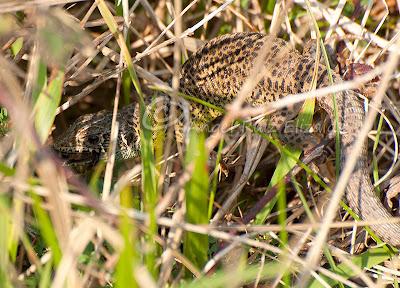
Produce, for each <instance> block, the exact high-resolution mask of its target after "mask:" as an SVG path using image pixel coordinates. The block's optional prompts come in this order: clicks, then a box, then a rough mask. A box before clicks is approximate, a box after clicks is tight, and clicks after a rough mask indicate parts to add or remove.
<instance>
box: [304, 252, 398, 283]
mask: <svg viewBox="0 0 400 288" xmlns="http://www.w3.org/2000/svg"><path fill="white" fill-rule="evenodd" d="M392 256H393V254H392V253H390V252H389V251H388V249H387V248H386V247H379V248H370V249H368V251H367V252H364V253H362V254H360V255H357V256H353V257H350V259H349V260H350V261H351V262H352V263H353V264H354V265H356V266H358V267H360V269H361V270H363V269H365V268H371V267H372V266H374V265H377V264H379V263H382V262H384V261H386V260H388V259H390V258H391V257H392ZM332 272H334V273H336V274H338V275H340V276H343V277H344V278H346V279H348V278H351V277H354V276H357V274H358V272H357V271H354V270H353V269H352V268H351V267H349V266H347V265H346V264H345V263H342V264H339V265H337V266H336V268H335V269H334V270H332ZM320 277H322V278H323V279H324V280H325V281H326V282H327V283H328V284H329V285H331V286H334V285H336V284H337V283H336V281H335V280H333V279H330V278H328V277H326V276H322V275H320ZM308 287H310V288H316V287H321V284H320V283H319V282H318V281H317V280H315V279H314V280H313V281H312V282H311V283H310V285H309V286H308Z"/></svg>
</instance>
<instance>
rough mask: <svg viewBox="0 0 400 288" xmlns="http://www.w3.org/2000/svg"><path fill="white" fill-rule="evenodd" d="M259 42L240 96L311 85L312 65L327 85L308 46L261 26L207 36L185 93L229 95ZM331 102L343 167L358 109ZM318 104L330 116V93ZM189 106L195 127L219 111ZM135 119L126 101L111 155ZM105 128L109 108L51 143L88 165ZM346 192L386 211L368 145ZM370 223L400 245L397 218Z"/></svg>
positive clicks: (351, 101)
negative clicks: (246, 91)
mask: <svg viewBox="0 0 400 288" xmlns="http://www.w3.org/2000/svg"><path fill="white" fill-rule="evenodd" d="M265 42H269V43H270V44H269V46H268V51H267V53H266V55H265V59H263V60H262V61H263V66H264V67H263V70H262V74H261V77H260V79H259V82H258V84H257V85H256V87H255V89H254V90H253V91H252V93H251V95H249V96H248V97H247V99H246V102H247V103H248V104H249V105H254V106H255V105H261V104H265V103H267V102H272V101H275V100H277V99H280V98H282V97H285V96H286V95H288V94H295V93H301V92H305V91H308V90H310V89H311V87H312V81H313V71H314V69H315V68H317V69H318V70H317V71H318V74H317V78H316V80H317V83H316V87H317V88H320V87H324V86H328V85H329V80H328V73H327V69H326V67H325V66H324V65H323V64H321V63H319V64H318V65H317V67H316V59H315V57H314V56H312V55H311V54H310V53H309V51H308V49H305V50H306V51H305V52H303V54H300V53H299V52H298V51H297V50H295V49H293V48H291V47H290V45H289V44H288V43H287V42H285V41H284V40H282V39H278V38H274V37H272V36H266V35H263V34H260V33H234V34H228V35H224V36H221V37H217V38H214V39H212V40H210V41H209V42H208V43H207V44H205V45H204V46H203V47H202V48H200V49H199V50H198V51H197V52H196V53H195V54H193V55H192V56H191V57H190V58H189V59H188V60H187V61H186V62H185V63H184V65H183V67H182V70H181V78H180V89H181V90H182V92H184V93H185V94H188V95H193V96H195V97H198V98H200V99H202V100H204V101H207V102H209V103H211V104H214V105H216V106H220V107H224V106H225V105H226V104H228V103H230V102H231V101H232V100H233V99H234V97H235V96H236V95H237V93H238V91H239V90H240V88H241V87H242V85H243V83H244V81H245V80H246V79H247V77H249V73H250V70H251V68H252V67H253V65H254V60H255V59H256V57H257V55H258V52H259V50H260V48H261V47H262V46H263V44H264V43H265ZM333 79H334V81H335V82H336V81H340V76H339V75H336V74H335V73H333ZM257 80H258V79H257ZM166 99H169V98H168V97H167V98H166ZM167 101H168V100H167ZM336 101H337V102H336V105H337V115H338V128H339V131H340V142H341V143H340V144H341V149H342V151H341V159H340V162H341V166H343V164H344V162H345V159H346V158H347V157H349V155H350V153H351V146H352V144H353V142H354V141H355V139H356V137H357V135H358V132H359V130H360V129H361V127H362V124H363V119H364V110H363V106H362V104H361V103H360V102H359V100H358V99H357V96H356V95H355V93H354V92H353V91H344V92H340V93H337V95H336ZM316 103H317V105H319V106H320V107H321V108H322V109H323V110H325V111H326V113H327V114H328V115H329V117H330V119H331V122H332V123H334V119H335V117H334V109H333V107H334V106H333V100H332V97H322V98H318V99H317V102H316ZM190 112H191V116H192V118H193V125H194V126H195V127H197V128H200V129H201V128H202V127H204V125H207V124H208V123H209V122H210V121H212V120H213V119H215V118H216V117H218V116H220V115H221V112H219V111H215V110H213V109H210V108H208V107H205V106H203V105H200V104H198V103H191V105H190ZM297 112H298V109H297V108H296V109H293V110H290V109H284V110H282V111H278V112H277V113H275V114H274V115H272V117H271V123H272V125H273V126H274V127H275V128H276V129H277V130H281V129H282V128H283V126H284V124H285V121H286V120H287V119H290V118H293V117H294V116H296V114H297ZM138 119H139V109H138V105H137V104H131V105H129V106H127V107H125V108H124V109H122V110H121V111H120V112H119V113H118V117H117V120H118V121H119V123H120V131H119V136H118V144H117V157H120V158H130V157H136V156H138V153H139V151H140V146H139V145H140V142H139V123H138V122H139V120H138ZM110 127H111V113H110V112H107V113H106V112H99V113H97V114H91V115H85V116H82V117H81V118H79V119H78V120H77V121H76V122H75V123H74V124H73V125H72V126H71V127H70V128H69V129H68V130H67V132H66V133H65V134H64V136H62V137H60V138H59V140H57V141H56V142H55V144H54V148H55V150H57V151H58V152H60V153H61V154H62V156H63V157H64V158H65V159H66V160H67V163H68V164H70V165H73V164H74V163H75V164H77V165H78V166H79V165H84V164H86V165H87V164H92V165H93V164H95V162H96V161H97V160H98V159H99V158H103V157H104V156H105V153H106V151H107V147H108V141H109V140H108V139H109V133H110ZM177 140H178V141H181V139H177ZM346 196H347V199H348V202H349V204H350V207H351V208H352V209H353V210H354V211H355V212H356V213H357V214H358V215H359V216H360V217H361V218H362V219H363V220H377V219H381V220H385V219H389V218H391V217H392V215H391V214H390V213H389V212H388V211H387V210H386V209H385V208H384V206H383V204H382V203H381V201H380V199H379V198H378V196H377V195H376V194H375V191H374V188H373V185H372V183H371V180H370V177H369V170H368V153H367V147H366V145H364V148H363V150H362V153H361V155H360V156H359V158H358V161H357V164H356V166H355V168H354V170H353V173H352V176H351V177H350V180H349V183H348V186H347V189H346ZM382 222H383V221H382ZM371 228H372V229H373V230H374V231H375V232H376V234H377V235H378V236H379V237H380V238H381V239H382V240H384V241H385V242H387V243H389V244H391V245H394V246H400V237H399V236H400V225H399V224H391V223H386V224H380V225H372V226H371Z"/></svg>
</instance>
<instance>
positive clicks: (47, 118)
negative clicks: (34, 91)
mask: <svg viewBox="0 0 400 288" xmlns="http://www.w3.org/2000/svg"><path fill="white" fill-rule="evenodd" d="M39 79H41V78H40V77H39ZM63 82H64V72H63V71H61V70H58V71H56V72H55V73H54V76H53V77H52V79H51V80H50V83H49V85H48V87H44V89H43V90H42V92H41V93H40V94H39V96H38V99H37V101H36V103H35V106H34V111H35V127H36V130H37V132H38V135H39V138H40V140H41V141H42V143H44V142H45V141H46V139H47V137H48V135H49V133H50V130H51V126H52V125H53V122H54V118H55V117H56V109H57V107H58V105H59V103H60V100H61V93H62V89H63ZM39 84H40V83H39Z"/></svg>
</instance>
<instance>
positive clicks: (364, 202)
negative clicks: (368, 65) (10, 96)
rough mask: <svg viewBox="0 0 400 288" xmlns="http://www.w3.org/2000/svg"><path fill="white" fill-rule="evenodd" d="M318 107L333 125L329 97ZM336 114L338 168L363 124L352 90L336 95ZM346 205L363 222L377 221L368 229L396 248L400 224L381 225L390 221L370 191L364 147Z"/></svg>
mask: <svg viewBox="0 0 400 288" xmlns="http://www.w3.org/2000/svg"><path fill="white" fill-rule="evenodd" d="M319 101H320V103H319V104H320V106H321V107H322V108H323V109H324V110H325V111H326V112H327V113H328V114H329V116H330V118H331V121H332V123H335V122H334V121H335V117H334V111H333V103H332V99H330V97H324V98H321V99H320V100H319ZM336 102H337V112H338V115H339V117H338V121H339V123H338V124H339V129H340V131H341V133H340V137H341V149H342V151H341V152H342V153H341V161H340V162H341V168H343V165H344V163H345V160H346V159H348V157H350V155H351V153H352V146H353V145H352V144H353V143H354V142H355V140H356V138H357V136H358V133H359V131H360V129H361V127H362V125H363V120H364V110H363V106H362V104H361V103H360V101H359V100H358V98H357V96H356V95H355V93H354V92H353V91H347V92H344V93H342V95H337V97H336ZM346 197H347V200H348V203H349V205H350V207H351V209H353V211H354V212H356V213H357V214H358V215H359V216H360V217H361V218H362V219H363V220H365V221H381V224H374V225H371V228H372V230H373V231H374V232H375V233H376V234H377V235H378V236H379V237H380V239H382V240H383V241H385V242H386V243H388V244H390V245H393V246H396V247H400V224H399V223H387V222H386V223H385V220H388V219H391V218H393V216H392V215H391V214H390V213H389V211H387V210H386V208H385V207H384V206H383V204H382V202H381V201H380V199H379V197H378V196H377V194H376V193H375V191H374V187H373V185H372V182H371V179H370V176H369V169H368V150H367V146H366V145H364V147H363V149H362V152H361V154H360V155H359V158H358V161H357V163H356V165H355V167H354V170H353V173H352V175H351V177H350V180H349V182H348V185H347V188H346Z"/></svg>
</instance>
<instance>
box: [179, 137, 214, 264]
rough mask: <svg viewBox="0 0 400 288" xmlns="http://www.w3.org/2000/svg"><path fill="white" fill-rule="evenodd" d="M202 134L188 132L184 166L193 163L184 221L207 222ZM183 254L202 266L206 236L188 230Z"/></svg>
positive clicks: (205, 153) (205, 170) (206, 250)
mask: <svg viewBox="0 0 400 288" xmlns="http://www.w3.org/2000/svg"><path fill="white" fill-rule="evenodd" d="M207 158H208V156H207V152H206V148H205V137H204V134H202V133H201V134H197V133H196V132H195V131H194V130H192V131H191V132H190V136H189V144H188V148H187V152H186V159H185V162H186V167H187V166H188V165H194V170H193V174H192V177H191V179H190V181H188V183H187V184H186V186H185V191H186V221H187V222H189V223H192V224H207V223H208V221H209V218H208V169H207ZM183 252H184V255H185V256H186V257H187V258H188V259H189V260H190V261H192V263H193V264H194V265H196V266H197V267H198V268H201V267H203V266H204V264H205V263H206V261H207V255H208V236H207V235H203V234H197V233H191V232H188V233H186V234H185V241H184V243H183Z"/></svg>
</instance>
